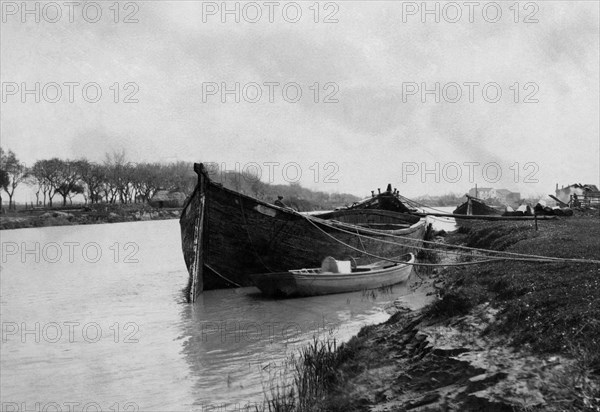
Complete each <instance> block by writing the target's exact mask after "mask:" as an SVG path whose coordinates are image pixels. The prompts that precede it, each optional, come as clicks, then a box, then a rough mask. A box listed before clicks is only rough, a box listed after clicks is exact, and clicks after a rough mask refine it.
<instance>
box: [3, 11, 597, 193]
mask: <svg viewBox="0 0 600 412" xmlns="http://www.w3.org/2000/svg"><path fill="white" fill-rule="evenodd" d="M28 4H29V5H30V7H31V8H32V9H33V8H34V7H35V4H36V2H28ZM38 4H39V8H40V22H39V23H37V22H35V17H36V16H35V15H33V14H32V15H29V14H26V15H25V16H23V15H22V13H21V12H22V10H20V8H21V2H2V12H3V14H2V18H3V21H2V28H1V56H0V57H1V59H0V60H1V81H2V87H3V88H2V92H3V96H2V98H3V102H2V110H1V140H2V142H1V144H2V147H3V148H5V149H6V148H10V149H12V150H13V151H15V152H16V153H17V155H18V156H19V157H20V158H21V159H22V160H23V161H25V162H26V163H27V164H28V165H31V164H33V163H34V162H35V161H36V160H38V159H43V158H50V157H54V156H57V157H61V158H73V159H74V158H79V157H86V158H88V159H90V160H94V161H101V160H102V159H103V158H104V153H106V152H110V151H115V150H122V149H124V150H125V152H126V154H127V157H128V159H129V160H131V161H136V162H137V161H164V162H167V161H173V160H189V161H212V162H223V163H225V166H226V168H228V169H234V168H235V163H236V162H237V163H239V164H240V166H241V167H243V166H244V165H247V164H249V162H255V163H258V164H259V165H262V166H263V167H262V172H263V180H266V179H267V177H268V172H269V168H268V166H266V165H264V164H265V163H267V162H278V163H279V164H280V165H279V166H273V169H271V170H272V171H274V172H275V176H274V177H275V181H276V182H281V181H282V180H283V179H282V172H283V166H284V165H285V164H288V163H290V162H295V163H297V165H298V166H299V167H300V169H301V171H302V178H301V180H300V183H302V184H303V185H304V186H308V187H311V188H317V189H320V190H326V191H330V192H350V193H354V194H357V195H364V194H366V193H369V192H370V190H371V189H373V188H376V187H382V188H383V187H384V185H385V184H386V183H387V182H392V183H394V184H395V186H396V187H398V189H399V190H400V191H401V193H404V194H406V195H408V196H416V195H420V194H431V195H436V194H443V193H448V192H458V193H464V192H465V191H467V190H468V189H469V188H470V187H471V186H473V184H474V183H477V184H478V185H479V186H480V187H483V186H494V187H497V188H502V187H505V188H508V189H512V190H517V191H521V192H523V193H525V194H527V193H531V194H533V193H552V191H553V190H554V185H555V184H556V183H559V184H570V183H575V182H581V183H594V184H598V181H599V173H600V172H599V163H600V162H599V157H600V154H599V136H600V130H599V95H600V94H599V71H600V68H599V51H598V50H599V48H600V47H599V36H600V34H599V3H598V2H597V1H579V2H577V1H576V2H566V1H552V2H547V1H544V2H535V3H529V4H528V5H526V2H522V3H520V7H519V8H518V9H519V10H518V13H517V10H516V8H514V7H513V8H512V9H511V8H510V7H511V6H512V5H513V4H514V2H513V1H510V2H498V4H499V5H500V10H501V12H502V15H501V16H498V17H497V16H496V13H497V7H496V6H495V5H494V4H492V5H489V4H488V2H480V3H479V5H478V6H475V8H474V10H470V9H469V7H468V6H467V5H465V3H463V2H458V3H454V4H453V5H452V6H447V3H444V2H440V3H437V7H439V19H440V22H439V23H437V22H435V18H436V16H435V14H429V15H425V16H422V15H421V13H420V12H421V10H416V8H419V9H420V8H421V2H416V3H410V2H391V1H369V2H365V1H352V2H331V3H329V4H326V3H320V5H319V7H318V8H319V13H318V16H317V15H316V14H315V7H314V6H312V5H313V2H298V3H294V4H291V5H290V3H289V2H279V4H278V5H277V6H275V7H274V10H273V9H269V6H268V5H265V3H263V2H258V3H253V4H252V5H251V6H246V7H245V8H244V5H245V3H240V4H239V5H238V6H237V7H239V8H240V17H239V20H240V21H239V23H237V22H235V18H236V16H235V15H225V16H223V15H222V14H221V10H218V9H221V2H217V3H210V2H199V1H198V2H195V1H177V2H168V1H160V2H159V1H154V2H150V1H144V2H130V3H129V4H126V3H125V2H123V3H121V4H120V13H119V15H118V16H115V9H114V8H113V9H111V8H110V7H111V5H112V4H113V2H112V1H110V2H99V3H98V4H99V8H100V10H101V11H102V16H101V18H100V20H99V21H98V22H97V23H92V22H88V21H86V19H87V20H90V21H93V20H94V19H95V14H96V11H97V10H96V9H94V8H93V7H92V8H88V9H86V11H85V12H84V11H83V10H82V7H81V6H78V7H75V9H74V10H72V20H73V22H70V21H69V17H70V16H69V9H68V7H67V6H65V5H64V4H63V3H62V2H58V3H54V4H53V5H50V6H47V3H44V2H42V3H38ZM55 5H58V7H59V8H60V11H61V12H62V17H61V18H60V19H58V17H57V14H56V11H57V7H56V6H55ZM228 5H229V7H230V8H231V9H234V8H235V7H236V3H235V2H229V3H228ZM255 5H258V6H259V7H260V9H261V12H262V15H261V16H260V18H258V17H257V14H256V12H257V7H255ZM296 5H297V7H296ZM456 5H457V6H458V7H456ZM44 6H46V7H44ZM284 6H286V8H285V10H284ZM311 6H312V8H311ZM444 6H445V7H444ZM484 6H485V11H484ZM428 7H430V9H432V10H434V8H435V7H436V3H435V2H430V3H428ZM459 9H460V11H461V12H462V15H461V16H460V18H458V17H457V14H456V12H457V11H458V10H459ZM270 10H273V14H272V16H269V12H270ZM298 10H300V11H301V13H302V15H301V17H300V19H299V21H298V22H296V23H293V21H294V20H295V19H296V13H297V11H298ZM471 12H472V15H470V14H471ZM212 13H215V14H212ZM84 17H85V18H84ZM424 17H425V18H426V21H425V22H423V18H424ZM23 18H25V20H26V21H25V22H23V21H22V19H23ZM115 18H117V20H118V21H119V22H118V23H115V22H114V19H115ZM126 18H128V19H129V20H137V21H138V22H131V23H124V22H123V20H125V19H126ZM223 18H226V21H225V22H222V19H223ZM270 18H272V20H273V22H270V21H269V20H270ZM315 19H317V20H318V22H317V23H315ZM326 19H328V20H331V21H332V22H330V23H326V22H325V21H324V20H326ZM46 20H58V21H57V22H55V23H51V22H48V21H46ZM203 20H204V21H203ZM251 20H258V21H257V22H255V23H252V22H251ZM336 20H337V22H335V21H336ZM447 20H458V21H457V22H455V23H451V22H449V21H447ZM470 20H473V22H470ZM495 20H497V21H496V22H493V21H495ZM515 20H517V22H515ZM525 20H527V21H529V22H526V21H525ZM536 20H537V23H536V22H534V21H536ZM36 82H39V83H40V102H39V103H36V102H35V97H36V96H35V95H33V94H31V95H30V94H26V95H22V93H21V92H22V86H23V84H25V86H26V87H27V88H30V89H34V88H35V83H36ZM68 82H76V83H79V85H75V86H72V87H73V89H74V95H73V102H72V103H71V102H70V101H69V86H66V85H64V83H68ZM91 82H95V83H97V85H98V86H99V87H100V89H101V90H102V96H101V98H100V99H99V101H98V102H97V103H90V102H87V101H86V100H85V99H84V97H83V96H82V89H83V85H85V84H88V83H91ZM236 82H237V83H239V84H240V102H239V103H236V102H235V96H234V95H233V94H227V95H224V96H222V95H221V93H220V90H215V88H214V86H215V84H216V85H218V87H219V88H221V84H222V83H225V84H226V87H228V88H230V89H233V88H234V85H235V83H236ZM270 82H277V83H278V84H279V85H277V86H271V87H272V88H273V96H272V100H273V101H272V102H271V101H269V100H270V96H269V91H270V89H269V86H266V85H265V83H270ZM52 83H58V84H59V85H61V91H62V97H61V99H60V100H59V101H57V102H56V103H51V102H49V101H47V100H53V99H54V98H55V96H56V87H54V86H53V85H52ZM115 83H118V84H119V89H120V93H119V95H118V96H116V95H115V88H114V86H113V85H114V84H115ZM128 83H130V84H129V85H128V86H127V87H126V86H125V85H126V84H128ZM254 83H256V84H258V85H260V87H261V92H262V96H261V98H260V100H259V101H258V102H256V103H252V102H249V101H247V100H255V92H256V90H257V88H256V85H255V84H254ZM293 83H295V84H296V85H294V84H293ZM315 83H318V89H319V94H318V100H319V101H318V102H315V87H314V84H315ZM436 83H438V84H439V90H440V92H439V96H440V101H439V102H436V101H435V99H436V96H435V93H432V94H427V95H425V96H422V95H421V93H420V90H416V89H415V86H416V87H418V88H419V89H421V88H422V85H423V84H424V85H425V87H426V88H428V89H431V90H435V87H436ZM465 83H467V84H465ZM515 83H518V86H517V87H516V88H515ZM15 84H16V87H18V89H15ZM248 84H250V85H249V86H247V87H246V88H244V85H248ZM468 84H472V86H469V85H468ZM284 85H288V88H287V89H286V92H287V94H286V95H285V96H284V94H283V92H282V90H283V86H284ZM457 85H458V86H459V87H456V86H457ZM484 85H488V87H487V89H486V92H487V94H484V93H483V91H482V90H483V86H484ZM44 86H46V87H45V88H44ZM111 87H112V89H111ZM298 88H300V89H301V91H302V97H301V98H300V99H299V101H297V102H295V103H293V102H291V101H292V100H294V98H295V95H296V91H297V90H298ZM470 88H472V89H470ZM42 89H44V90H42ZM459 90H460V92H462V95H461V96H457V91H459ZM470 90H471V91H473V95H472V100H473V101H472V102H471V101H470V97H469V91H470ZM516 90H518V91H519V92H518V94H517V93H516ZM44 91H45V93H44ZM244 91H245V92H246V93H245V94H244ZM497 91H501V93H502V95H501V97H500V99H499V101H498V102H496V103H493V101H494V100H495V99H496V92H497ZM132 92H135V93H134V95H133V96H129V99H130V100H132V99H137V102H132V103H124V102H123V100H125V99H126V97H127V96H128V95H130V93H132ZM203 92H204V93H203ZM208 92H214V93H215V94H208ZM94 97H95V89H94V88H93V87H89V88H88V89H87V94H86V98H88V100H93V98H94ZM423 97H425V98H426V100H425V101H423ZM115 98H117V100H118V103H115V102H114V100H115ZM222 98H225V99H226V102H225V103H223V102H222ZM325 98H328V99H329V100H331V102H330V103H325V102H323V100H324V99H325ZM24 99H25V102H23V100H24ZM454 100H458V101H457V102H452V101H454ZM515 100H518V102H515ZM525 101H529V103H526V102H525ZM536 101H537V102H536ZM465 162H475V163H474V164H472V165H471V166H468V165H465ZM315 163H318V167H317V166H316V165H315ZM328 163H334V164H335V165H334V166H332V165H331V164H328ZM436 164H437V165H436ZM486 164H490V165H491V166H488V168H487V175H485V176H484V174H483V166H484V165H486ZM517 164H518V165H517ZM444 165H446V166H444ZM496 165H497V166H496ZM457 166H459V167H460V172H461V173H462V175H461V176H457V174H456V172H457V171H458V169H459V168H458V167H457ZM436 167H437V172H436ZM498 167H499V168H500V169H501V172H502V178H501V180H500V181H499V182H497V183H493V182H494V180H495V177H496V173H497V168H498ZM423 168H427V169H429V170H431V171H432V172H431V173H429V174H427V175H422V173H421V172H422V169H423ZM317 169H318V170H319V174H318V176H316V170H317ZM470 171H472V172H474V176H471V177H470V176H469V172H470ZM517 171H518V174H517ZM287 172H288V178H289V179H290V180H294V177H295V169H294V167H291V168H290V167H289V166H288V168H287ZM332 173H333V174H332ZM436 174H437V175H438V176H436ZM327 177H329V180H333V181H335V180H337V183H328V182H327V179H326V178H327ZM527 177H529V179H528V180H527ZM315 178H316V180H317V182H316V183H315ZM436 178H438V179H439V180H440V181H439V183H436V182H435V180H436ZM486 179H487V180H486ZM515 180H516V182H515ZM535 180H539V183H535Z"/></svg>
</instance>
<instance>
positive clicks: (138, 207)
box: [0, 203, 180, 230]
mask: <svg viewBox="0 0 600 412" xmlns="http://www.w3.org/2000/svg"><path fill="white" fill-rule="evenodd" d="M179 215H180V210H179V209H166V208H165V209H156V208H153V207H150V206H148V205H147V204H128V205H120V204H116V205H115V204H103V203H102V204H94V205H88V206H85V207H76V208H72V207H71V208H66V207H65V208H52V209H33V210H31V209H29V210H20V211H10V212H6V213H4V214H2V215H0V229H4V230H8V229H22V228H31V227H45V226H65V225H86V224H98V223H118V222H135V221H141V220H162V219H175V218H179Z"/></svg>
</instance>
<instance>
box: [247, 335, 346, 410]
mask: <svg viewBox="0 0 600 412" xmlns="http://www.w3.org/2000/svg"><path fill="white" fill-rule="evenodd" d="M337 349H338V346H337V343H336V340H335V339H327V340H318V339H317V338H314V339H313V341H312V342H311V343H310V344H309V345H307V346H305V347H304V348H302V349H301V350H300V353H299V354H298V355H292V356H291V358H290V359H289V360H288V362H287V367H288V368H290V369H291V370H289V371H284V373H283V374H282V375H280V377H279V378H278V379H276V380H275V381H271V384H270V387H269V388H268V389H267V390H266V391H265V401H264V406H263V408H262V411H263V412H266V411H268V412H292V411H293V412H316V411H322V410H330V409H328V407H327V405H326V403H325V399H326V396H327V394H328V393H329V391H330V390H331V389H332V388H333V386H334V385H335V383H336V381H337V379H338V374H339V372H338V367H339V364H340V362H341V361H342V360H343V359H344V357H345V356H344V353H345V350H344V349H343V347H342V348H340V350H339V351H338V350H337ZM285 372H291V375H292V379H291V382H290V379H286V376H288V374H287V373H285ZM323 408H326V409H323ZM256 410H257V411H259V409H258V408H257V409H256Z"/></svg>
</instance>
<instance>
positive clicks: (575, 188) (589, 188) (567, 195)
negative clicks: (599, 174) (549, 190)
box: [555, 183, 599, 204]
mask: <svg viewBox="0 0 600 412" xmlns="http://www.w3.org/2000/svg"><path fill="white" fill-rule="evenodd" d="M598 193H599V191H598V187H597V186H596V185H592V184H585V185H582V184H581V183H574V184H572V185H569V186H566V187H565V186H563V187H562V188H560V189H559V188H558V183H557V184H556V190H555V196H556V197H557V198H558V199H560V200H561V201H563V202H565V203H569V201H570V200H571V196H572V195H577V196H578V197H580V198H586V197H588V198H592V199H594V200H593V201H591V203H593V204H595V203H596V201H595V199H596V198H597V197H598V196H599V194H598ZM580 200H581V199H580Z"/></svg>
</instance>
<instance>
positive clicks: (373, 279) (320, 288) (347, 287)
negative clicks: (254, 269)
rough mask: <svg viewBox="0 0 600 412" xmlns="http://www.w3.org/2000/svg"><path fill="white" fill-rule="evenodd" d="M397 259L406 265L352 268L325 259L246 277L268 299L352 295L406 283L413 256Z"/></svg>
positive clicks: (388, 262)
mask: <svg viewBox="0 0 600 412" xmlns="http://www.w3.org/2000/svg"><path fill="white" fill-rule="evenodd" d="M398 260H402V261H403V262H406V263H396V262H390V261H386V260H381V261H378V262H375V263H373V264H370V265H360V266H354V267H352V266H351V264H350V262H349V261H336V260H335V259H333V258H331V257H327V258H325V260H323V264H322V265H321V267H320V268H313V269H297V270H288V271H287V272H279V273H262V274H255V275H250V278H251V279H252V281H253V282H254V284H255V285H256V287H258V288H259V289H260V290H261V291H262V292H263V294H265V295H268V296H279V297H292V296H316V295H329V294H333V293H347V292H356V291H361V290H365V289H376V288H379V287H386V286H391V285H395V284H398V283H402V282H405V281H406V280H408V278H409V277H410V274H411V272H412V264H413V263H414V262H415V256H414V255H413V254H412V253H409V254H408V255H406V256H405V257H403V258H402V259H398Z"/></svg>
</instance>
